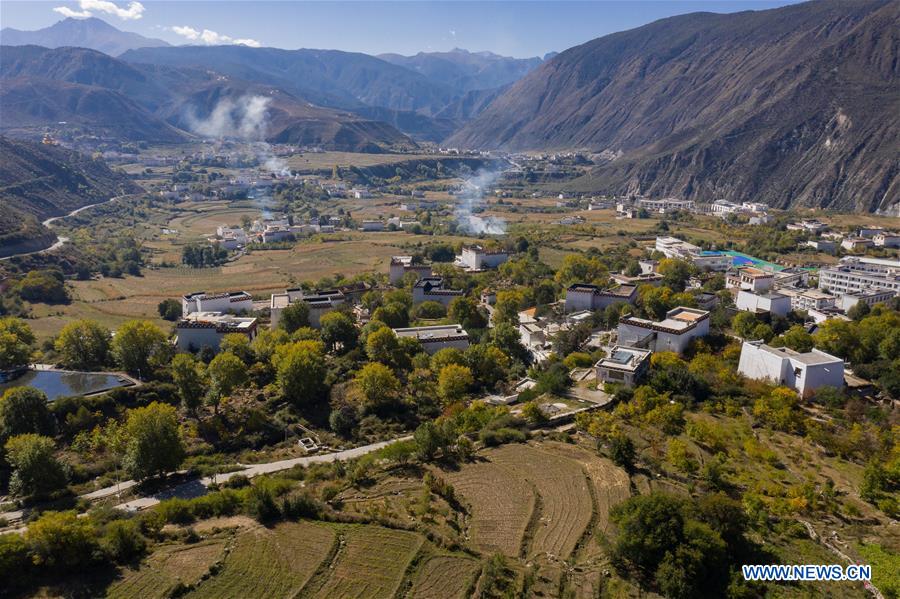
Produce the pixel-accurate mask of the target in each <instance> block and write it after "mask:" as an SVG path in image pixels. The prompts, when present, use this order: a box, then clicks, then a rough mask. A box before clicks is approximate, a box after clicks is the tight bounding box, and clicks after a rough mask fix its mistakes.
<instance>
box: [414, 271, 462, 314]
mask: <svg viewBox="0 0 900 599" xmlns="http://www.w3.org/2000/svg"><path fill="white" fill-rule="evenodd" d="M412 296H413V305H416V304H421V303H422V302H437V303H439V304H441V305H443V306H444V307H445V308H446V307H449V306H450V302H452V301H453V300H454V299H456V298H458V297H462V296H463V291H462V290H461V289H444V279H443V278H441V277H423V278H421V279H419V280H418V281H416V284H415V285H413V290H412Z"/></svg>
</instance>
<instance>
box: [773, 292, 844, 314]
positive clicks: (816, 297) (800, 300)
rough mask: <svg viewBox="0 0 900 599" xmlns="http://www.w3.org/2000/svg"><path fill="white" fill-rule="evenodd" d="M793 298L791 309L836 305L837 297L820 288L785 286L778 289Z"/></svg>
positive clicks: (817, 308) (815, 308) (810, 308)
mask: <svg viewBox="0 0 900 599" xmlns="http://www.w3.org/2000/svg"><path fill="white" fill-rule="evenodd" d="M778 292H779V293H781V294H782V295H786V296H788V297H789V298H790V299H791V310H806V311H809V310H821V309H823V308H828V307H830V306H834V300H835V297H834V296H833V295H831V294H830V293H825V292H823V291H819V290H818V289H792V288H790V287H785V288H782V289H779V291H778Z"/></svg>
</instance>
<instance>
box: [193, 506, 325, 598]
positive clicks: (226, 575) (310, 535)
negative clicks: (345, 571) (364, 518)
mask: <svg viewBox="0 0 900 599" xmlns="http://www.w3.org/2000/svg"><path fill="white" fill-rule="evenodd" d="M336 541H337V537H336V535H335V533H334V532H333V531H332V530H331V529H330V528H328V527H326V526H321V525H317V524H312V523H310V522H298V523H285V524H280V525H278V526H276V527H275V528H273V529H268V528H264V527H261V526H259V527H254V528H253V529H251V530H248V531H246V532H244V533H241V534H239V535H238V536H237V538H236V539H235V542H234V545H233V546H232V547H231V548H230V551H229V553H228V556H227V557H226V558H225V560H224V563H223V565H222V569H221V570H220V571H219V572H217V573H216V574H215V575H214V576H212V577H210V578H209V579H208V580H205V581H203V582H202V583H201V584H199V585H197V588H196V590H195V591H194V592H193V593H190V594H189V595H187V596H188V597H191V598H197V599H199V598H203V597H210V598H213V597H215V598H224V597H233V598H234V599H240V598H243V597H289V596H292V595H295V594H296V593H298V592H299V591H300V590H301V589H302V588H303V586H304V585H305V584H306V583H307V582H308V581H309V580H310V578H312V576H313V574H314V573H315V572H316V570H317V569H318V568H319V566H320V564H322V562H323V561H325V560H326V559H327V557H328V556H329V554H330V553H331V551H332V547H333V546H334V544H335V542H336Z"/></svg>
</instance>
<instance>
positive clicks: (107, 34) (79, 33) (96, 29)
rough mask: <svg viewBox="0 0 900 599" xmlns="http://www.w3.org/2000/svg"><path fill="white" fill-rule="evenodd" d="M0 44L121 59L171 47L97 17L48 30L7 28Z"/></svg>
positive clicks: (0, 35) (0, 33) (73, 20)
mask: <svg viewBox="0 0 900 599" xmlns="http://www.w3.org/2000/svg"><path fill="white" fill-rule="evenodd" d="M0 44H3V45H4V46H25V45H34V46H43V47H45V48H61V47H64V46H74V47H79V48H89V49H91V50H97V51H99V52H103V53H104V54H109V55H110V56H118V55H119V54H122V53H123V52H126V51H128V50H133V49H136V48H155V47H160V46H168V45H169V43H168V42H165V41H163V40H160V39H153V38H148V37H144V36H143V35H140V34H138V33H134V32H131V31H122V30H121V29H117V28H116V27H114V26H113V25H110V24H109V23H107V22H106V21H104V20H103V19H98V18H97V17H87V18H83V19H82V18H74V17H67V18H65V19H62V20H61V21H57V22H56V23H54V24H53V25H50V26H49V27H44V28H43V29H37V30H35V31H23V30H19V29H12V28H9V27H7V28H4V29H3V30H2V31H0Z"/></svg>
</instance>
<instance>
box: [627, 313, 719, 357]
mask: <svg viewBox="0 0 900 599" xmlns="http://www.w3.org/2000/svg"><path fill="white" fill-rule="evenodd" d="M618 334H619V344H620V345H627V346H628V347H640V348H646V349H650V350H651V351H655V352H658V351H672V352H675V353H679V354H681V353H684V351H685V350H686V349H687V347H688V344H689V343H690V342H691V339H695V338H697V337H705V336H706V335H709V312H707V311H706V310H698V309H696V308H686V307H684V306H679V307H677V308H673V309H671V310H669V311H668V312H666V317H665V318H664V319H663V320H661V321H659V322H655V321H652V320H647V319H645V318H637V317H634V316H627V317H624V318H622V319H621V320H619V328H618Z"/></svg>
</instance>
